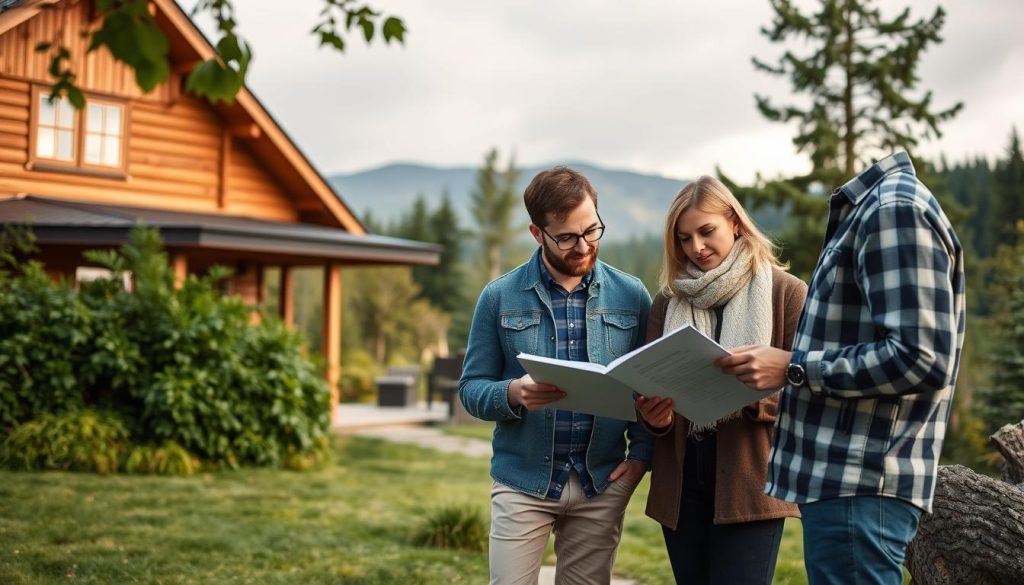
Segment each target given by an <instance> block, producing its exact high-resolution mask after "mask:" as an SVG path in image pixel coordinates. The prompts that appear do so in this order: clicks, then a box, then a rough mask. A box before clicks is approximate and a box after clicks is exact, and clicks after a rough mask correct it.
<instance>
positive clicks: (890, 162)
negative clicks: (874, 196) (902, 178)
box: [834, 150, 916, 205]
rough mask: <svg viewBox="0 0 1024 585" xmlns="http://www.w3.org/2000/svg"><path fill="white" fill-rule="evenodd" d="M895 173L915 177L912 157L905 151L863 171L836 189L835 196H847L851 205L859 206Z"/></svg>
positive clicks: (895, 153) (894, 154)
mask: <svg viewBox="0 0 1024 585" xmlns="http://www.w3.org/2000/svg"><path fill="white" fill-rule="evenodd" d="M893 172H904V173H910V174H911V175H915V174H916V173H915V172H914V163H913V162H911V160H910V155H909V154H907V153H906V152H905V151H902V150H901V151H900V152H894V153H893V154H890V155H889V156H887V157H885V158H883V159H882V160H880V161H878V162H876V163H875V164H873V165H871V167H870V168H868V169H866V170H864V171H862V172H861V173H860V174H859V175H857V176H856V177H854V178H852V179H850V180H849V181H847V182H846V184H845V185H843V186H842V187H840V188H838V189H836V191H835V193H834V194H835V195H839V194H843V195H846V197H847V199H849V200H850V203H852V204H854V205H857V204H858V203H860V202H861V201H862V200H863V199H864V196H865V195H867V194H868V193H869V192H871V190H872V189H873V188H874V187H875V185H877V184H878V183H879V182H880V181H881V180H882V179H884V178H885V176H886V175H889V174H891V173H893Z"/></svg>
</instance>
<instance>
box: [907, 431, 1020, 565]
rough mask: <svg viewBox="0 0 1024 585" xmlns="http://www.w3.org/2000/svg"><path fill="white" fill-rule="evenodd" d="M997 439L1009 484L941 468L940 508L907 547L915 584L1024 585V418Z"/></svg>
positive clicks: (937, 506)
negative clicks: (1022, 584) (1023, 584)
mask: <svg viewBox="0 0 1024 585" xmlns="http://www.w3.org/2000/svg"><path fill="white" fill-rule="evenodd" d="M991 440H992V442H993V443H994V444H995V445H996V448H997V449H999V452H1000V453H1001V454H1002V455H1003V457H1004V458H1005V460H1006V463H1005V465H1004V466H1003V478H1004V479H1005V480H1006V482H1001V481H998V480H995V479H992V478H990V477H987V476H984V475H979V474H977V473H975V472H973V471H971V470H970V469H968V468H966V467H964V466H962V465H949V466H946V465H944V466H941V467H939V475H938V478H937V480H936V481H937V482H938V484H937V485H936V489H935V500H934V504H933V508H934V509H933V511H932V513H931V514H925V515H923V516H922V517H921V525H920V527H919V528H918V530H917V536H916V537H915V538H914V541H913V542H911V543H910V547H909V548H908V550H907V562H906V565H907V568H908V569H909V570H910V574H911V575H912V576H913V577H914V584H915V585H1004V584H1005V585H1020V584H1021V583H1024V489H1022V486H1024V421H1021V422H1020V423H1017V424H1016V425H1006V426H1005V427H1003V428H1001V429H999V431H998V432H997V433H996V434H994V435H992V437H991Z"/></svg>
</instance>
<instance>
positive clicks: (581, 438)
mask: <svg viewBox="0 0 1024 585" xmlns="http://www.w3.org/2000/svg"><path fill="white" fill-rule="evenodd" d="M537 262H538V263H539V264H540V275H541V279H542V280H543V281H544V284H545V286H546V288H547V290H548V293H549V294H550V295H551V310H552V312H553V313H554V317H555V340H556V344H555V357H556V358H558V359H560V360H572V361H574V362H587V361H590V356H589V354H588V353H587V287H588V286H590V281H591V280H592V279H593V275H594V273H593V272H588V273H587V274H586V275H585V276H584V277H583V280H582V281H580V283H579V284H578V285H576V288H574V289H572V292H568V291H566V290H565V289H564V288H562V285H560V284H558V283H557V282H555V279H554V278H552V277H551V273H550V272H548V267H547V266H545V265H544V261H543V260H542V259H541V257H540V256H539V255H538V256H537ZM593 429H594V417H593V416H591V415H589V414H583V413H582V412H573V411H571V410H561V409H558V410H556V411H555V445H554V451H553V452H552V454H551V455H552V458H551V461H552V471H551V482H550V483H549V484H548V492H547V494H546V497H547V498H548V499H549V500H560V499H562V490H563V489H565V484H566V483H568V482H569V470H570V469H572V470H575V471H576V475H577V476H579V478H580V483H581V484H582V485H583V492H584V494H586V496H587V497H588V498H592V497H594V496H595V495H597V490H596V489H595V488H594V483H593V482H592V481H590V473H589V472H588V470H587V449H588V448H589V446H590V433H591V431H593Z"/></svg>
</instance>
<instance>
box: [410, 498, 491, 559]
mask: <svg viewBox="0 0 1024 585" xmlns="http://www.w3.org/2000/svg"><path fill="white" fill-rule="evenodd" d="M412 540H413V543H414V544H417V545H420V546H431V547H435V548H444V549H459V550H466V551H472V552H485V551H486V550H487V523H486V522H484V519H483V516H482V515H481V514H480V510H479V509H478V508H477V507H476V506H472V505H468V504H448V505H444V506H441V507H440V508H436V509H434V510H430V511H428V512H427V514H426V516H425V517H424V518H423V520H422V522H421V523H420V525H419V526H418V527H417V528H416V529H415V531H414V532H413V537H412Z"/></svg>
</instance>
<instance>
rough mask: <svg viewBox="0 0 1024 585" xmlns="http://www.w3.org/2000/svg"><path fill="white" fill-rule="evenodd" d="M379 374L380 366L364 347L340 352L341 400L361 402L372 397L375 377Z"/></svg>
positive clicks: (374, 389)
mask: <svg viewBox="0 0 1024 585" xmlns="http://www.w3.org/2000/svg"><path fill="white" fill-rule="evenodd" d="M378 375H380V367H379V366H378V365H377V362H376V361H374V359H373V356H371V355H370V354H369V352H367V351H366V350H365V349H353V350H352V351H349V352H345V353H343V354H342V368H341V380H339V386H340V387H341V393H340V394H341V400H342V401H345V402H363V401H365V400H368V399H370V398H372V397H373V395H374V392H375V391H376V389H377V388H376V378H377V376H378Z"/></svg>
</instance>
